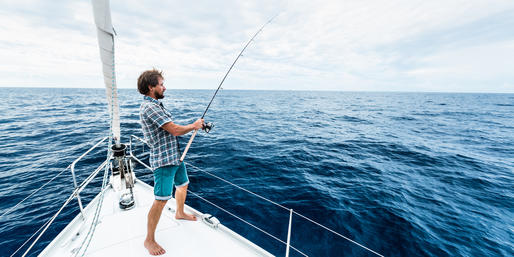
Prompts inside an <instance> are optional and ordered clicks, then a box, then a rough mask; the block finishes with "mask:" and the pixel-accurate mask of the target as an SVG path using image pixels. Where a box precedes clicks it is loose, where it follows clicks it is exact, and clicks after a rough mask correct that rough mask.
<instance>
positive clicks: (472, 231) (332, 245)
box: [0, 88, 514, 256]
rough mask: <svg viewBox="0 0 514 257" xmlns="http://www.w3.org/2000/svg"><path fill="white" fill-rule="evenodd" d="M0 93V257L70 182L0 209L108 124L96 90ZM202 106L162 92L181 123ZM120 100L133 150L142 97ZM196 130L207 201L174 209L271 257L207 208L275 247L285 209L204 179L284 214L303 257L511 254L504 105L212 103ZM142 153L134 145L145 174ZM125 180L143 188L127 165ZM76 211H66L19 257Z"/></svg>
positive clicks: (85, 165)
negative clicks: (202, 217)
mask: <svg viewBox="0 0 514 257" xmlns="http://www.w3.org/2000/svg"><path fill="white" fill-rule="evenodd" d="M0 92H1V94H0V102H1V103H2V104H1V105H0V113H1V115H0V215H3V216H2V217H1V218H0V238H1V240H0V256H10V255H11V254H12V253H13V252H15V251H16V250H17V249H18V248H19V247H20V246H21V245H22V244H23V243H24V242H25V240H27V239H28V238H29V237H30V236H31V235H32V234H33V233H34V232H36V231H37V230H38V228H39V227H41V226H42V225H43V224H44V223H45V222H46V221H47V220H48V219H50V218H51V217H52V216H53V214H54V213H55V212H56V211H57V210H58V209H59V208H60V207H61V205H62V204H63V203H64V201H65V200H66V199H67V197H68V196H69V195H70V194H71V192H72V190H73V181H72V177H71V174H70V172H69V171H66V172H64V173H63V174H62V175H60V176H58V177H57V178H56V179H55V180H54V181H52V182H51V183H49V184H48V185H46V186H45V187H44V188H42V189H41V190H40V191H38V192H37V193H36V194H34V195H33V196H31V197H30V198H29V199H27V200H26V201H25V202H23V203H22V204H21V205H19V206H18V207H17V208H16V209H14V210H12V211H11V212H9V213H6V212H7V211H8V210H9V209H10V208H11V207H13V206H15V205H16V204H17V203H18V202H20V201H21V200H23V199H24V198H25V197H27V196H28V195H30V194H31V193H32V192H33V191H34V190H36V189H37V188H39V187H40V186H41V185H43V184H45V183H46V182H47V181H49V180H50V179H51V178H53V177H54V176H55V175H56V174H58V173H59V172H61V171H62V170H63V169H65V168H66V167H67V166H68V165H69V164H70V163H71V162H72V161H73V160H75V159H76V158H77V157H79V156H80V155H81V154H82V153H83V152H85V151H86V150H88V149H89V148H90V147H91V146H93V145H94V144H95V143H96V142H97V141H98V140H100V139H101V138H102V137H105V136H108V130H109V115H108V112H107V108H106V97H105V90H104V89H60V88H53V89H43V88H17V89H15V88H0ZM213 93H214V90H173V89H168V90H167V91H166V92H165V95H166V97H165V98H164V99H163V102H164V104H165V106H167V107H168V108H169V109H170V110H171V111H172V113H173V115H174V118H175V122H176V123H179V124H186V123H190V122H192V121H194V120H195V119H197V118H198V117H200V116H201V115H202V113H203V111H204V109H205V107H206V105H207V104H208V102H209V100H210V98H211V96H212V94H213ZM119 95H120V96H119V98H120V110H121V120H122V123H121V130H122V134H123V137H122V141H123V142H125V143H128V140H129V136H130V135H136V136H139V137H142V132H141V128H140V125H139V113H138V112H139V104H140V101H141V99H142V97H141V96H140V95H139V93H138V92H137V90H135V89H133V90H129V89H122V90H120V91H119ZM205 118H206V121H210V122H213V123H214V124H215V127H214V128H213V130H212V131H211V132H210V133H209V134H206V133H204V132H201V133H199V134H198V135H197V137H196V138H195V141H194V143H193V145H192V147H191V149H190V150H189V153H188V156H187V160H186V162H187V163H188V164H190V165H192V166H188V171H189V177H190V180H191V184H190V187H189V189H190V190H191V192H194V193H195V194H197V195H198V196H201V197H202V198H204V199H206V200H208V201H209V202H210V203H209V202H206V201H204V200H202V199H200V198H199V197H198V196H195V195H193V194H189V195H188V199H187V202H186V203H187V204H188V205H190V206H192V207H194V208H196V209H198V210H200V211H202V212H204V213H211V214H214V215H215V216H216V217H217V218H218V219H219V220H220V221H221V222H222V223H223V224H225V225H226V226H228V227H229V228H231V229H232V230H234V231H236V232H238V233H239V234H241V235H243V236H245V237H246V238H248V239H250V240H251V241H253V242H255V243H256V244H258V245H259V246H261V247H263V248H264V249H266V250H268V251H269V252H270V253H273V254H275V255H277V256H284V255H285V252H286V247H285V245H284V244H283V243H282V242H280V241H277V240H275V239H274V238H272V237H271V236H269V235H268V234H266V233H263V232H262V231H260V230H258V229H256V228H254V227H252V226H249V225H248V224H246V223H244V222H242V221H241V220H239V219H237V218H236V217H234V216H232V215H229V214H228V213H227V212H225V211H223V210H221V209H218V208H217V207H215V206H214V205H213V204H216V205H217V206H220V207H222V208H223V209H224V210H226V211H229V212H230V213H233V214H234V215H236V216H237V217H240V218H242V219H244V220H245V221H247V222H249V223H251V224H253V225H255V226H257V227H258V228H260V229H262V230H263V231H266V232H267V233H269V234H270V235H273V236H274V237H276V238H278V239H280V240H282V241H286V239H287V228H288V221H289V211H288V210H286V209H283V208H281V207H279V206H277V205H275V204H273V203H270V202H267V201H263V200H262V199H260V198H259V197H257V196H255V195H252V194H250V193H248V192H246V191H243V190H240V189H238V188H237V187H234V186H232V185H230V184H227V183H225V182H223V181H221V180H219V179H217V178H216V177H214V176H212V175H215V176H218V177H220V178H223V179H225V180H228V181H230V182H232V183H234V184H236V185H238V186H240V187H243V188H246V189H247V190H249V191H251V192H254V193H256V194H258V195H260V196H263V197H265V198H267V199H270V200H272V201H273V202H276V203H278V204H280V205H282V206H284V207H286V208H291V209H293V210H294V212H295V213H294V214H293V219H292V230H291V232H292V235H291V245H292V246H293V247H295V248H296V249H298V250H299V251H301V252H302V253H304V254H306V255H308V256H376V255H374V254H373V253H371V252H369V251H368V250H366V249H364V248H362V247H360V246H358V245H356V244H355V243H352V242H350V241H349V240H347V239H345V238H343V237H341V236H340V235H342V236H344V237H346V238H348V239H351V240H353V241H355V242H358V243H360V244H362V245H363V246H366V247H368V248H369V249H372V250H374V251H376V252H378V253H380V254H383V255H384V256H514V94H458V93H381V92H315V91H237V90H223V91H220V92H219V93H218V96H217V97H216V99H215V100H214V103H213V105H212V106H211V107H210V109H209V112H208V113H207V115H206V117H205ZM188 139H189V136H182V137H181V138H180V142H181V146H182V148H183V147H184V146H185V145H186V143H187V140H188ZM144 150H147V148H146V149H145V147H143V146H142V145H139V147H137V148H135V151H136V154H138V155H139V156H140V157H141V159H143V160H144V161H146V162H147V161H148V155H147V154H145V151H144ZM105 157H106V147H102V149H99V150H97V151H93V152H92V153H91V154H90V155H88V156H86V157H85V158H84V159H83V161H81V162H79V163H78V164H77V169H76V172H77V175H78V180H79V181H82V180H83V179H84V178H86V177H87V176H88V175H89V174H90V173H91V172H92V171H93V170H94V169H95V168H96V167H97V166H98V165H99V164H100V162H102V161H103V160H105ZM207 172H209V173H207ZM136 175H137V177H138V178H139V179H141V180H143V181H145V182H146V183H148V184H150V185H153V177H152V173H151V172H150V171H148V170H146V169H144V168H143V167H142V166H141V165H140V166H138V168H137V170H136ZM101 179H102V178H101V176H98V177H97V178H96V179H95V180H94V181H93V183H92V186H90V187H88V190H86V191H84V192H83V193H82V194H81V195H82V197H83V201H84V202H85V204H87V203H88V202H89V201H91V200H92V198H93V197H94V195H95V194H96V193H98V192H99V187H100V186H101ZM211 203H213V204H211ZM4 214H5V215H4ZM77 214H78V204H77V201H76V200H74V201H73V202H72V203H71V204H69V205H68V206H67V207H66V208H65V209H64V210H63V212H62V213H61V214H60V215H59V216H58V218H57V220H56V221H55V222H54V223H53V224H52V226H51V227H50V228H49V230H48V231H47V232H46V233H45V234H44V236H43V237H42V239H41V240H40V241H39V242H38V243H37V244H36V245H35V248H34V250H33V251H32V252H31V253H30V254H29V256H37V254H38V253H39V252H40V251H41V250H42V249H43V248H44V247H45V246H46V245H47V244H48V243H49V242H50V241H51V240H52V239H53V238H54V237H55V236H56V235H57V234H58V233H59V232H60V231H61V230H62V229H63V228H64V227H65V226H66V224H67V223H68V222H70V221H71V220H72V219H73V217H75V215H77ZM298 214H301V216H300V215H298ZM306 218H308V219H310V220H312V221H315V222H316V223H318V224H320V225H322V226H325V227H326V228H329V229H331V230H332V231H333V232H337V233H338V234H339V235H337V234H335V233H333V232H331V231H328V230H327V229H325V228H323V227H321V226H319V225H318V224H316V223H313V222H311V221H310V220H308V219H306ZM140 222H146V221H145V220H141V221H140ZM141 244H142V242H141ZM26 247H27V245H26V246H25V247H24V248H22V250H20V251H19V252H18V253H16V255H15V256H21V254H22V253H23V252H24V249H26ZM290 256H303V255H302V254H300V253H298V252H296V251H294V250H292V251H291V253H290Z"/></svg>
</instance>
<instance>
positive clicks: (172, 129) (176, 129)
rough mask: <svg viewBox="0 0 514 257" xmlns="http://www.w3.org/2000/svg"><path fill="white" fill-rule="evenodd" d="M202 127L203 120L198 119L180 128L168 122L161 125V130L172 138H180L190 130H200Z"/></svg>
mask: <svg viewBox="0 0 514 257" xmlns="http://www.w3.org/2000/svg"><path fill="white" fill-rule="evenodd" d="M202 125H203V119H198V120H196V121H195V122H194V123H191V124H188V125H185V126H181V125H178V124H175V123H173V122H171V121H170V122H167V123H165V124H164V125H162V126H161V128H163V129H164V130H166V131H168V132H170V133H171V134H172V135H173V136H181V135H184V134H187V133H189V132H190V131H192V130H195V129H201V128H202Z"/></svg>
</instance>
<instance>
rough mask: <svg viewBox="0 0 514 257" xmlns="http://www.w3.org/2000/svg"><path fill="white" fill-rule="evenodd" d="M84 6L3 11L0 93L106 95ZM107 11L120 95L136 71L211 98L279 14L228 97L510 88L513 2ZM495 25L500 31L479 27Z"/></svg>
mask: <svg viewBox="0 0 514 257" xmlns="http://www.w3.org/2000/svg"><path fill="white" fill-rule="evenodd" d="M89 5H90V3H89V1H81V2H67V1H57V2H51V3H44V2H38V1H21V2H15V3H9V4H7V5H4V6H6V8H4V11H2V12H1V13H0V14H1V15H0V32H1V34H2V38H1V40H0V45H1V46H2V48H1V49H0V58H1V59H2V60H9V62H3V63H2V64H0V65H1V69H0V77H1V78H0V86H10V85H11V84H20V85H26V86H50V85H54V86H63V85H62V83H63V81H64V83H66V84H69V85H72V86H77V87H91V86H94V87H100V86H102V79H101V78H100V77H99V76H100V75H101V72H100V70H101V67H100V63H99V57H98V49H97V48H98V47H97V45H96V44H97V41H96V32H95V29H94V25H93V21H92V13H91V12H92V10H91V9H92V8H91V7H90V6H89ZM111 7H112V10H113V15H112V17H113V24H114V26H115V28H116V31H117V32H118V37H117V38H116V47H117V53H116V58H117V71H118V85H119V86H120V87H135V81H136V78H137V76H138V75H139V73H140V72H141V71H143V70H145V69H148V68H152V67H157V68H160V69H163V70H164V71H165V74H166V79H167V83H168V87H170V86H172V87H178V88H214V87H215V86H216V85H217V84H218V83H219V81H220V80H221V78H222V76H223V75H224V73H225V72H226V70H227V69H228V67H229V66H230V64H231V63H232V61H233V60H234V58H235V57H236V55H237V53H238V52H239V51H240V49H241V48H242V47H243V44H244V43H246V41H247V40H248V39H249V37H250V36H251V35H253V34H254V33H255V32H256V30H257V29H258V28H259V27H260V26H261V25H262V24H263V23H264V22H265V21H266V20H267V19H269V18H270V17H271V16H272V15H274V14H275V13H277V12H279V11H282V12H281V14H280V15H279V16H278V17H277V18H276V19H275V21H274V22H273V23H272V24H270V25H269V26H268V27H266V28H265V30H264V31H263V32H262V33H261V34H260V35H259V36H258V38H257V39H256V40H255V41H254V42H253V43H252V45H250V47H249V48H248V49H247V51H246V52H245V54H244V56H243V57H242V59H241V60H240V61H239V62H238V63H237V64H236V67H235V68H234V71H233V72H232V73H231V74H230V77H229V80H227V82H226V86H225V88H242V89H244V88H251V89H277V88H281V89H306V90H309V89H314V90H376V91H384V90H386V91H387V90H402V91H412V90H414V91H416V90H427V91H438V90H444V89H447V88H448V87H445V86H444V85H445V83H447V84H452V85H455V86H454V87H452V90H456V91H473V90H474V91H495V90H496V89H497V90H499V91H505V88H506V86H505V85H512V84H513V81H514V75H512V74H511V73H509V72H508V71H507V69H508V68H506V67H512V66H513V63H512V62H513V61H512V60H513V58H512V53H513V51H512V42H513V40H514V35H512V33H511V29H509V28H510V27H511V26H510V25H514V18H513V17H511V15H498V14H499V13H502V12H508V11H509V10H514V2H512V1H483V2H477V1H473V2H470V1H268V0H265V1H223V3H220V2H212V1H201V2H197V1H195V2H194V3H193V2H177V1H164V2H163V1H121V0H116V1H113V2H112V3H111ZM56 10H58V11H56ZM492 20H494V22H497V23H498V24H499V26H486V25H487V23H488V22H492ZM484 24H485V25H484ZM495 25H496V24H495ZM480 26H481V27H480ZM477 27H480V28H481V29H482V30H481V32H480V33H477V32H475V31H473V28H477ZM488 33H489V34H488ZM490 35H494V37H491V36H490ZM475 60H481V62H480V63H477V62H475ZM24 71H29V74H30V76H29V77H27V76H23V73H24ZM477 81H479V82H480V83H475V82H477ZM170 84H171V85H170ZM470 85H473V86H470ZM494 85H497V86H496V87H495V86H494ZM491 87H493V88H492V89H491ZM507 89H508V87H507ZM507 91H509V92H513V91H514V89H511V90H507Z"/></svg>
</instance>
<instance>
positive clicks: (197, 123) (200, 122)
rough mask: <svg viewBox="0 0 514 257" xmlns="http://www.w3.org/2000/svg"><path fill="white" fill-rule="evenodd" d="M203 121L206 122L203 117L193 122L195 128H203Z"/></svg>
mask: <svg viewBox="0 0 514 257" xmlns="http://www.w3.org/2000/svg"><path fill="white" fill-rule="evenodd" d="M203 123H204V121H203V119H198V120H196V121H195V122H194V123H193V128H194V129H195V130H198V129H202V128H203Z"/></svg>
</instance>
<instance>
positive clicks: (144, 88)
mask: <svg viewBox="0 0 514 257" xmlns="http://www.w3.org/2000/svg"><path fill="white" fill-rule="evenodd" d="M159 78H161V79H164V77H163V76H162V71H158V70H156V69H155V68H154V69H152V70H147V71H145V72H143V73H141V75H139V78H138V79H137V90H139V93H141V94H143V95H146V94H147V93H148V92H149V91H150V89H149V88H148V86H151V87H155V86H157V84H159Z"/></svg>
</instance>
